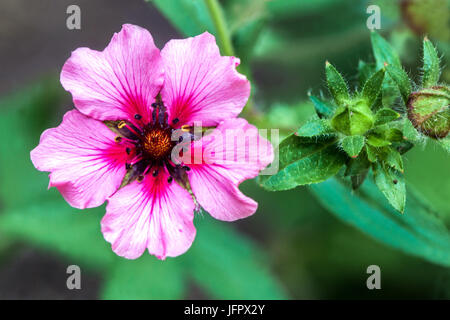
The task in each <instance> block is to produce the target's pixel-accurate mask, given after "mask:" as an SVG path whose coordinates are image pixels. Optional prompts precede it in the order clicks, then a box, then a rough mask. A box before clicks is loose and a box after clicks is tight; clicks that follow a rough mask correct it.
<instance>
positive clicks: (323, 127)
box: [295, 119, 334, 138]
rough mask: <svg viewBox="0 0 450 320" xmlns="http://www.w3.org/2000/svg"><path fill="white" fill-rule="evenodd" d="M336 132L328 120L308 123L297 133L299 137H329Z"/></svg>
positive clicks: (315, 120) (316, 120)
mask: <svg viewBox="0 0 450 320" xmlns="http://www.w3.org/2000/svg"><path fill="white" fill-rule="evenodd" d="M333 132H334V130H333V128H332V127H331V125H330V121H329V120H327V119H314V120H310V121H308V122H306V123H305V124H304V125H303V126H301V127H300V128H299V129H298V130H297V132H296V133H295V134H296V135H297V136H299V137H308V138H311V137H316V136H324V135H325V136H328V135H330V134H332V133H333Z"/></svg>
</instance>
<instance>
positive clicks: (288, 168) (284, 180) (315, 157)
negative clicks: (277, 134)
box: [260, 135, 346, 191]
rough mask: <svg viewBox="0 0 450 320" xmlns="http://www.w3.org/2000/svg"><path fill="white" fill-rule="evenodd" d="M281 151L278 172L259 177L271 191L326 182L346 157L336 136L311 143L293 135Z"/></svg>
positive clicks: (280, 146)
mask: <svg viewBox="0 0 450 320" xmlns="http://www.w3.org/2000/svg"><path fill="white" fill-rule="evenodd" d="M278 152H279V171H278V172H277V173H276V174H274V175H271V176H260V183H261V185H262V186H263V187H264V188H266V189H268V190H271V191H279V190H288V189H292V188H295V187H296V186H299V185H305V184H311V183H318V182H321V181H324V180H326V179H328V178H330V177H331V176H333V175H335V174H336V173H337V172H338V171H339V169H340V168H341V167H342V166H343V165H344V163H345V160H346V156H345V154H344V153H342V152H340V150H339V147H338V146H337V142H336V140H335V139H332V140H326V141H322V142H310V141H305V138H301V137H297V136H296V135H290V136H289V137H287V138H286V139H284V140H283V141H282V142H281V143H280V145H279V147H278Z"/></svg>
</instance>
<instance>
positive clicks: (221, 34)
mask: <svg viewBox="0 0 450 320" xmlns="http://www.w3.org/2000/svg"><path fill="white" fill-rule="evenodd" d="M205 3H206V6H207V8H208V11H209V14H210V16H211V19H212V20H213V22H214V26H215V27H216V31H217V38H218V39H219V43H220V47H221V49H222V54H224V55H226V56H234V50H233V45H232V44H231V37H230V33H229V31H228V26H227V23H226V21H225V17H224V14H223V11H222V8H221V7H220V4H219V2H218V1H217V0H205Z"/></svg>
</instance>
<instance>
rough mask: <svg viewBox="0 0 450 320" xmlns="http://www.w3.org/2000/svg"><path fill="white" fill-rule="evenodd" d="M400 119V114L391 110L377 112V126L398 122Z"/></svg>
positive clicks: (385, 109)
mask: <svg viewBox="0 0 450 320" xmlns="http://www.w3.org/2000/svg"><path fill="white" fill-rule="evenodd" d="M398 118H400V114H399V113H397V112H395V111H394V110H392V109H391V108H382V109H380V110H378V111H377V113H376V115H375V125H376V126H379V125H383V124H385V123H388V122H391V121H394V120H397V119H398Z"/></svg>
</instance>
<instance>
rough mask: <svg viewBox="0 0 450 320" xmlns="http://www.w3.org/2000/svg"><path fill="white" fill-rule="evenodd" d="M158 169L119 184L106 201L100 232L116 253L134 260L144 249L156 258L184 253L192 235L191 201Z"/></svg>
mask: <svg viewBox="0 0 450 320" xmlns="http://www.w3.org/2000/svg"><path fill="white" fill-rule="evenodd" d="M168 177H169V176H168V175H167V174H166V173H165V172H161V173H160V174H159V175H158V176H157V177H156V178H154V177H152V176H151V175H147V176H145V178H144V181H143V182H141V183H139V182H137V181H135V182H133V183H131V184H129V185H127V186H125V187H123V188H122V189H120V190H119V191H117V193H116V194H114V195H113V196H112V197H111V198H110V199H109V200H108V202H109V203H108V206H107V207H106V215H105V216H104V217H103V219H102V222H101V224H102V232H103V236H104V237H105V239H106V240H107V241H108V242H110V243H111V244H112V249H113V251H114V252H115V253H116V254H118V255H119V256H122V257H125V258H128V259H136V258H138V257H139V256H141V255H142V253H143V252H144V250H145V248H148V251H149V252H150V254H153V255H155V256H156V257H157V258H158V259H165V258H166V257H175V256H178V255H180V254H182V253H184V252H186V250H187V249H189V247H190V246H191V244H192V241H194V238H195V232H196V231H195V227H194V224H193V219H194V213H193V211H194V202H193V201H192V197H191V196H190V195H189V193H188V192H187V191H186V190H184V189H183V188H182V187H180V186H179V185H178V184H177V183H175V182H172V183H170V184H169V183H168V182H167V178H168Z"/></svg>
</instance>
